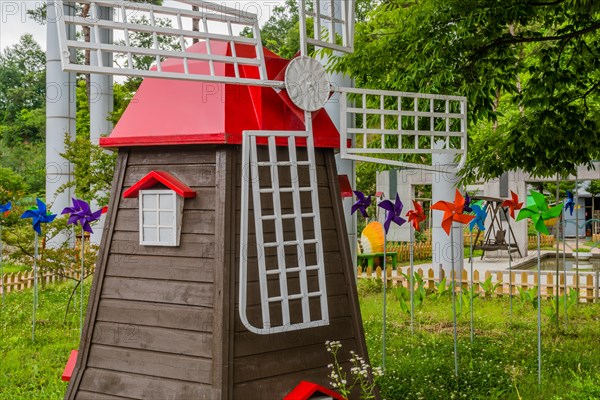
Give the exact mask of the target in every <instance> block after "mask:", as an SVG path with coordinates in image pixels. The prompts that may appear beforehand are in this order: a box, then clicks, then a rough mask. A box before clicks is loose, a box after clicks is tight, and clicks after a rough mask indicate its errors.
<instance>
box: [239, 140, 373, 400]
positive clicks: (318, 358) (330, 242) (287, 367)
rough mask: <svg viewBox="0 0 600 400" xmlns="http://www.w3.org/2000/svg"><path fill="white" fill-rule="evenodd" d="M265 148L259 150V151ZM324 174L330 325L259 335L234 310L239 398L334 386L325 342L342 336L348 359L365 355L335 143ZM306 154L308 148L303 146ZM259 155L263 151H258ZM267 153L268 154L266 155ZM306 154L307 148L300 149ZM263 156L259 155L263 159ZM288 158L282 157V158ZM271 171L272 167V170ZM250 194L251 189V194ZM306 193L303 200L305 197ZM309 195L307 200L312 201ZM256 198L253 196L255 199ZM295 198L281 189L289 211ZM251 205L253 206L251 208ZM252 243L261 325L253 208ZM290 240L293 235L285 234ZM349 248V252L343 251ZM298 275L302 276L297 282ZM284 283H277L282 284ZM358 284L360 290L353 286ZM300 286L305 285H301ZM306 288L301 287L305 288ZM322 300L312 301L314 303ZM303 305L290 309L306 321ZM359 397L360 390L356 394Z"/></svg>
mask: <svg viewBox="0 0 600 400" xmlns="http://www.w3.org/2000/svg"><path fill="white" fill-rule="evenodd" d="M278 150H279V156H278V157H282V156H284V153H285V152H286V151H285V150H284V149H281V148H280V149H278ZM260 151H263V152H265V151H266V148H262V149H259V152H260ZM316 151H317V154H316V157H317V180H318V192H319V201H320V211H321V223H322V230H323V232H322V234H323V249H324V257H325V269H326V280H327V294H328V304H329V318H330V324H329V325H328V326H324V327H318V328H311V329H305V330H299V331H292V332H286V333H278V334H275V335H256V334H253V333H251V332H249V331H248V330H247V329H246V328H245V327H244V326H243V325H242V324H241V321H240V319H239V316H238V315H237V311H236V316H235V326H234V327H235V333H234V338H233V340H234V347H233V355H232V356H233V363H234V371H233V385H234V386H233V398H235V399H247V398H256V399H279V398H283V397H284V396H285V394H287V393H288V392H289V391H290V390H291V389H293V388H294V387H295V386H296V385H297V384H298V383H299V382H300V381H301V380H309V381H313V382H317V383H320V384H322V385H324V386H326V387H328V386H329V379H328V369H327V365H328V364H330V363H332V358H331V355H330V354H329V353H328V352H327V351H326V349H325V341H327V340H339V341H341V343H342V345H343V347H342V351H340V354H339V355H340V359H341V360H342V361H344V360H346V361H347V360H348V359H349V351H350V350H353V351H355V352H357V353H358V354H360V355H361V356H363V357H365V360H366V361H368V358H367V355H366V348H365V345H364V337H363V333H362V321H361V318H360V312H359V310H358V303H357V301H358V300H357V298H356V292H355V282H354V272H353V270H354V267H353V265H352V262H351V261H350V256H349V248H348V245H347V236H346V232H345V228H344V225H343V224H344V222H343V220H341V219H342V213H343V210H341V200H340V199H341V197H340V194H339V189H338V188H337V186H332V185H338V180H337V174H336V172H335V164H334V162H335V161H334V159H333V153H332V151H331V150H328V149H317V150H316ZM304 153H305V152H304ZM259 157H260V156H259ZM263 157H266V156H264V155H263ZM240 158H241V153H239V155H238V160H237V162H238V168H237V171H242V177H239V176H238V177H237V187H236V200H235V205H236V218H235V219H234V221H233V225H232V226H231V229H233V230H235V232H236V240H235V245H236V246H239V242H240V237H239V232H240V230H239V226H240V224H239V220H240V206H239V205H240V184H241V181H242V179H245V178H247V176H246V175H245V174H244V173H243V168H242V166H241V161H240ZM299 158H302V151H301V150H300V149H299ZM259 159H260V158H259ZM280 159H281V158H280ZM266 175H268V174H266ZM260 179H261V186H266V187H268V186H270V185H269V184H268V182H270V177H269V176H262V175H261V177H260ZM290 179H293V177H290V176H289V174H288V176H285V174H284V175H283V176H281V181H280V187H289V186H290ZM298 179H299V180H300V182H301V185H303V186H304V185H305V184H306V181H307V179H308V175H306V174H300V176H299V177H298ZM250 197H251V196H250ZM268 197H269V196H265V199H263V201H264V202H263V215H264V214H269V213H272V204H271V201H269V200H268ZM305 200H306V199H303V201H302V203H303V206H304V205H305V204H306V202H305ZM306 201H308V200H306ZM250 203H252V200H251V199H250ZM292 204H293V203H292V202H291V198H290V199H289V200H286V199H285V197H284V196H282V207H283V208H284V209H283V213H291V212H292V211H293V209H292V207H293V205H292ZM252 207H253V206H252V204H251V205H250V209H251V210H252ZM290 222H291V223H290V224H284V236H285V235H288V234H291V235H293V232H294V228H293V220H290ZM311 230H312V226H311V225H310V224H308V228H307V229H305V232H304V235H305V237H306V238H310V237H314V236H312V235H313V233H312V232H311ZM249 233H250V235H249V236H250V237H249V242H248V246H247V249H248V257H249V260H248V273H249V275H248V279H249V285H248V292H249V296H248V309H249V310H248V317H249V320H250V322H254V324H255V326H262V325H260V306H259V304H260V298H259V286H258V276H257V274H256V271H257V258H256V257H257V254H256V253H257V252H256V247H255V237H254V217H253V214H252V212H250V223H249ZM270 239H274V228H272V229H271V228H268V227H267V228H266V229H265V240H270ZM286 240H289V239H287V238H286ZM344 252H347V253H348V254H347V256H346V257H344ZM234 254H236V258H235V265H238V263H239V251H236V252H235V253H234ZM264 256H265V257H266V259H267V262H270V261H271V262H272V261H273V260H274V258H275V253H273V254H265V255H264ZM305 257H306V258H307V259H310V258H314V253H313V254H311V253H310V252H309V253H308V254H306V255H305ZM286 259H287V261H288V262H294V261H295V254H293V253H292V254H291V255H290V257H286ZM235 275H236V287H238V286H237V285H238V284H239V282H238V278H239V276H238V271H237V269H236V272H235ZM315 280H316V276H310V275H309V287H310V285H311V283H313V282H314V281H315ZM296 281H297V280H295V281H291V282H289V285H290V289H291V290H294V289H293V286H297V282H296ZM295 282H296V283H295ZM276 283H277V282H273V284H274V285H273V286H274V287H276V286H277V284H276ZM353 289H354V290H353ZM295 290H298V288H297V287H296V289H295ZM298 292H299V290H298ZM232 300H235V303H236V309H237V305H238V299H237V296H235V298H234V297H232ZM313 305H314V306H315V307H312V306H313ZM317 305H318V304H316V303H315V304H311V315H313V313H315V312H316V313H317V314H318V312H319V311H318V307H316V306H317ZM300 312H301V309H300V308H296V309H294V308H291V318H292V320H294V319H296V320H301V317H300V315H301V314H300ZM271 315H272V317H273V320H274V321H275V323H277V320H278V319H279V321H281V319H280V317H279V316H280V309H279V310H278V309H277V307H272V309H271ZM356 398H358V397H356Z"/></svg>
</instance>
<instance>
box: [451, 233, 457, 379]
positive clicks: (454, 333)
mask: <svg viewBox="0 0 600 400" xmlns="http://www.w3.org/2000/svg"><path fill="white" fill-rule="evenodd" d="M450 248H451V249H452V318H453V320H454V321H453V322H454V332H453V335H454V376H456V377H458V344H457V342H458V335H457V330H456V271H455V270H454V222H453V223H452V226H451V227H450Z"/></svg>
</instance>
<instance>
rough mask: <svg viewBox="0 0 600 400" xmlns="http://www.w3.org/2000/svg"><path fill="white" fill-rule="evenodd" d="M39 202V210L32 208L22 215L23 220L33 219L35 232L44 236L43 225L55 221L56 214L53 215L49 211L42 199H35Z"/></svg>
mask: <svg viewBox="0 0 600 400" xmlns="http://www.w3.org/2000/svg"><path fill="white" fill-rule="evenodd" d="M35 200H36V202H37V208H35V207H34V208H32V209H30V210H27V211H25V212H24V213H23V215H21V218H31V223H32V224H33V230H34V231H36V232H37V234H38V235H41V234H42V224H46V223H49V222H52V221H54V218H56V214H51V213H50V212H48V211H47V207H46V204H45V203H44V202H43V201H41V200H40V199H35Z"/></svg>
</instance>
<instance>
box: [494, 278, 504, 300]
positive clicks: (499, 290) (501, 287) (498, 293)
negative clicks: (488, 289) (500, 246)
mask: <svg viewBox="0 0 600 400" xmlns="http://www.w3.org/2000/svg"><path fill="white" fill-rule="evenodd" d="M502 278H503V275H502V272H496V282H498V283H500V284H499V285H498V288H497V289H496V296H498V297H501V296H503V295H504V282H503V280H502Z"/></svg>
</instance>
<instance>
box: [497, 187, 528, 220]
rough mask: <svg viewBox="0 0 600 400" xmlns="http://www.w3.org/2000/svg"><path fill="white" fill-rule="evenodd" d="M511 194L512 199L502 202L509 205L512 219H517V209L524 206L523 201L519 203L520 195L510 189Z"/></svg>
mask: <svg viewBox="0 0 600 400" xmlns="http://www.w3.org/2000/svg"><path fill="white" fill-rule="evenodd" d="M510 196H511V199H510V200H504V201H503V202H502V207H508V209H509V212H510V216H511V217H512V219H515V210H520V209H521V207H523V203H519V196H518V195H517V194H516V193H515V192H513V191H512V190H511V191H510Z"/></svg>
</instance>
